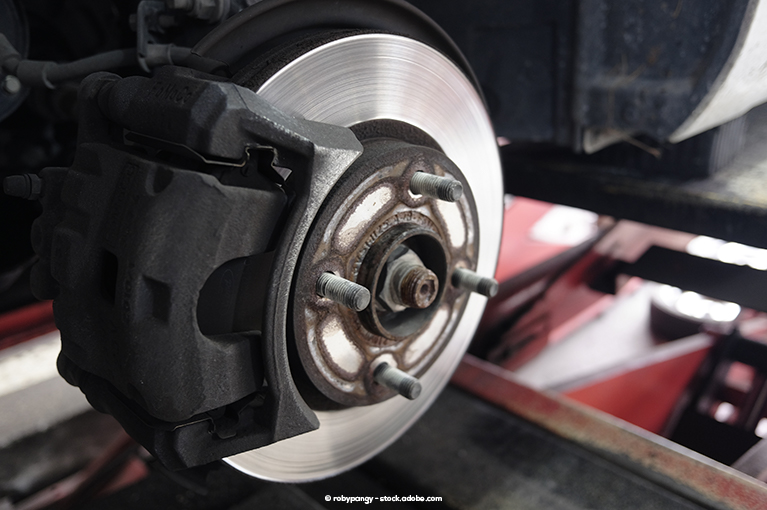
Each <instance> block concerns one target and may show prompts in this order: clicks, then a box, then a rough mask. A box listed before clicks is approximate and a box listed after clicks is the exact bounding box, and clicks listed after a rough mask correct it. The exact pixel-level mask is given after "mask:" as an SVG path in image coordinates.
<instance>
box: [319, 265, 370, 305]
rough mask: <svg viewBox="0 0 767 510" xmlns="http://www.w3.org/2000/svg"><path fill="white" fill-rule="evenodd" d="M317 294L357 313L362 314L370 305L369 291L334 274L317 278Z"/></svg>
mask: <svg viewBox="0 0 767 510" xmlns="http://www.w3.org/2000/svg"><path fill="white" fill-rule="evenodd" d="M316 292H317V295H319V296H322V297H326V298H328V299H330V300H332V301H335V302H336V303H338V304H339V305H343V306H345V307H347V308H351V309H352V310H354V311H356V312H361V311H362V310H364V309H365V308H367V307H368V305H369V304H370V291H369V290H368V289H366V288H365V287H363V286H362V285H359V284H357V283H354V282H352V281H349V280H347V279H346V278H341V277H340V276H336V275H334V274H333V273H322V274H321V275H320V277H319V278H317V286H316Z"/></svg>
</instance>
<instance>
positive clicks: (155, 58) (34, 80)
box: [0, 33, 210, 89]
mask: <svg viewBox="0 0 767 510" xmlns="http://www.w3.org/2000/svg"><path fill="white" fill-rule="evenodd" d="M149 48H150V49H151V51H150V54H149V55H147V57H146V62H147V64H148V65H150V66H158V65H165V64H183V63H185V61H187V60H190V57H192V60H200V59H202V57H199V56H197V55H194V54H192V50H191V48H184V47H180V46H174V45H172V44H153V45H150V47H149ZM136 57H137V55H136V48H126V49H122V50H112V51H107V52H104V53H99V54H96V55H93V56H90V57H86V58H83V59H80V60H75V61H73V62H67V63H64V64H58V63H56V62H51V61H45V60H27V59H23V58H22V57H21V55H20V54H19V52H18V51H17V50H16V48H14V47H13V45H12V44H11V42H10V41H9V40H8V38H7V37H6V36H5V34H2V33H0V67H2V69H3V71H5V72H6V73H7V74H10V75H13V76H16V77H17V78H18V79H19V81H20V82H21V83H23V84H24V85H27V86H31V87H41V86H45V87H48V88H49V89H53V88H56V85H58V84H60V83H63V82H65V81H69V80H75V79H79V78H83V77H85V76H87V75H89V74H91V73H95V72H98V71H107V70H110V69H117V68H120V67H129V66H133V65H137V58H136ZM203 60H207V59H203ZM193 67H198V66H193ZM202 67H206V68H209V67H210V63H208V65H203V66H202Z"/></svg>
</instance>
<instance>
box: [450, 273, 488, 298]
mask: <svg viewBox="0 0 767 510" xmlns="http://www.w3.org/2000/svg"><path fill="white" fill-rule="evenodd" d="M452 282H453V286H454V287H458V288H459V289H464V290H468V291H471V292H476V293H478V294H482V295H483V296H487V297H493V296H495V295H496V294H497V293H498V282H497V281H496V280H495V279H494V278H486V277H484V276H480V275H478V274H477V273H475V272H474V271H469V270H468V269H463V268H458V269H456V270H454V271H453V277H452Z"/></svg>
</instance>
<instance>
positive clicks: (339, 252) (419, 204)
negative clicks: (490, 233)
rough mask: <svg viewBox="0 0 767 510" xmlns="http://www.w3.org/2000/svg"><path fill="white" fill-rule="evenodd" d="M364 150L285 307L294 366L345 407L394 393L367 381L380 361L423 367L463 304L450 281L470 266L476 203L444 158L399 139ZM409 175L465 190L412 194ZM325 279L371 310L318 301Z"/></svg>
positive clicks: (326, 209) (330, 202) (330, 206)
mask: <svg viewBox="0 0 767 510" xmlns="http://www.w3.org/2000/svg"><path fill="white" fill-rule="evenodd" d="M364 144H365V153H364V155H363V156H362V157H361V158H360V160H358V161H357V162H355V164H354V165H353V166H352V167H351V168H350V169H349V170H348V172H347V174H346V176H345V177H344V178H343V179H342V180H341V182H339V183H338V185H337V188H336V189H335V190H334V191H333V192H332V193H331V194H330V196H329V197H328V199H327V201H326V203H325V204H324V205H323V209H322V211H321V212H320V214H319V216H318V218H317V221H316V224H315V225H314V227H313V228H314V229H315V231H316V232H325V233H326V234H325V235H324V236H316V237H315V238H314V239H313V240H312V241H311V242H309V243H308V244H307V246H305V248H304V251H303V253H302V255H301V262H300V264H299V271H298V279H297V284H296V289H295V301H294V308H293V327H294V334H295V340H296V348H297V351H298V355H299V357H300V360H301V366H302V367H303V369H304V371H305V372H306V375H307V376H308V378H309V379H310V380H311V383H312V385H313V386H315V387H316V388H317V389H319V391H320V392H321V394H322V395H323V396H324V397H326V398H328V399H330V400H331V401H333V402H335V403H338V404H342V405H345V406H359V405H368V404H375V403H378V402H381V401H383V400H386V399H388V398H391V397H393V396H394V395H396V392H395V390H393V389H390V388H388V387H386V386H384V385H382V384H379V383H378V382H376V380H375V379H374V372H375V369H376V367H377V366H378V365H379V364H380V363H382V362H386V363H388V364H389V365H390V366H392V367H395V368H397V369H399V370H400V371H402V372H405V373H407V374H409V375H410V376H413V377H419V376H420V375H422V374H423V373H424V372H425V371H426V370H427V369H428V368H429V366H431V364H432V362H433V361H434V360H435V359H436V357H438V356H439V354H440V352H442V349H443V348H444V347H445V345H446V343H447V341H448V340H449V339H450V337H451V335H452V333H453V329H454V327H455V324H456V323H457V320H458V318H459V317H460V315H461V313H462V311H463V308H464V306H465V304H466V299H467V293H466V292H464V291H463V290H461V289H458V288H456V287H454V286H453V285H452V284H451V282H450V279H449V275H450V274H451V273H452V270H453V268H455V267H461V268H467V269H474V268H475V266H476V256H477V246H476V239H477V236H476V233H477V228H478V226H477V222H476V217H477V215H476V206H475V204H474V198H473V196H472V194H471V192H470V190H468V185H466V181H465V179H464V177H463V175H462V173H461V171H460V170H459V169H458V167H456V166H455V164H453V162H452V161H450V159H449V158H448V157H447V156H445V155H444V154H443V153H442V152H440V151H438V150H435V149H431V148H428V147H424V146H418V145H412V144H408V143H404V142H400V141H393V140H380V139H379V140H372V141H369V142H365V143H364ZM417 173H422V174H425V175H430V176H437V177H440V178H443V179H444V180H443V181H437V182H445V183H448V184H449V182H450V181H457V183H460V186H458V189H466V190H467V191H466V192H464V193H462V194H461V193H455V196H459V197H458V198H457V200H455V201H453V202H450V201H448V200H442V199H440V198H437V197H430V196H427V195H425V194H424V195H421V194H414V193H413V191H412V186H411V182H412V181H413V178H414V176H415V175H416V174H417ZM418 177H419V178H421V177H423V176H421V175H419V176H418ZM416 189H417V187H416ZM433 194H436V192H434V193H433ZM455 196H454V197H448V198H455ZM323 273H333V274H335V275H337V276H339V277H342V278H344V279H346V280H348V281H351V282H356V283H357V284H359V285H362V286H364V287H366V288H367V289H368V290H369V291H370V295H371V298H372V299H371V302H370V305H369V306H367V307H366V308H365V309H364V310H362V311H359V312H357V311H355V310H353V309H351V308H349V307H347V306H344V305H343V304H339V303H336V302H334V301H332V300H331V299H328V298H326V297H321V296H320V295H318V294H317V292H316V291H315V282H316V281H317V279H318V278H319V277H320V276H321V275H322V274H323Z"/></svg>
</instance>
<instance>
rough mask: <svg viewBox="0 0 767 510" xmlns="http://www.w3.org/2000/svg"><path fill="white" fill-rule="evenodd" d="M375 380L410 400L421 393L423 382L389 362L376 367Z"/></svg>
mask: <svg viewBox="0 0 767 510" xmlns="http://www.w3.org/2000/svg"><path fill="white" fill-rule="evenodd" d="M373 380H374V381H375V382H377V383H378V384H380V385H381V386H386V387H387V388H389V389H391V390H394V391H396V392H397V393H399V394H400V395H402V396H403V397H405V398H407V399H410V400H415V399H417V398H418V395H420V394H421V382H420V381H419V380H418V379H416V378H415V377H413V376H411V375H408V374H406V373H405V372H403V371H402V370H400V369H398V368H394V367H393V366H391V365H389V364H388V363H381V364H380V365H378V366H377V367H376V368H375V371H374V372H373Z"/></svg>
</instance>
